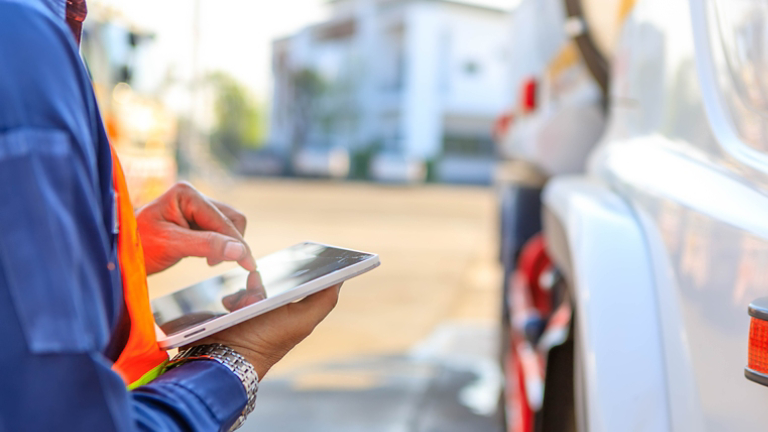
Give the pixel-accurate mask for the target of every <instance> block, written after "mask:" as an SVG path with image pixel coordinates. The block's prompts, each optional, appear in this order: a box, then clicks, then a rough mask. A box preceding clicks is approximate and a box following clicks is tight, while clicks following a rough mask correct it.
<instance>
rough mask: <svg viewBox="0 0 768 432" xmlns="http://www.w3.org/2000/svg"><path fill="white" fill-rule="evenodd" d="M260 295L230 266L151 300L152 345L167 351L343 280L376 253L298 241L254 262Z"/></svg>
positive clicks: (367, 265)
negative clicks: (156, 330) (157, 332)
mask: <svg viewBox="0 0 768 432" xmlns="http://www.w3.org/2000/svg"><path fill="white" fill-rule="evenodd" d="M257 265H258V272H259V274H260V276H261V284H262V285H263V287H264V289H265V291H266V295H267V297H266V299H261V298H258V297H254V296H253V295H250V294H251V293H253V291H246V290H245V287H246V280H247V279H248V272H247V271H245V270H243V269H235V270H232V271H229V272H227V273H224V274H223V275H221V276H217V277H215V278H212V279H208V280H205V281H202V282H199V283H197V284H195V285H192V286H190V287H187V288H183V289H181V290H179V291H176V292H175V293H172V294H168V295H166V296H164V297H160V298H157V299H155V300H153V301H152V311H153V312H154V316H155V322H156V323H157V325H158V326H160V328H161V329H162V330H163V332H164V333H165V337H159V338H158V339H159V340H158V343H159V345H160V347H162V348H164V349H172V348H176V347H179V346H182V345H187V344H189V343H190V342H194V341H196V340H200V339H202V338H204V337H207V336H210V335H212V334H214V333H217V332H219V331H221V330H224V329H226V328H228V327H232V326H233V325H236V324H239V323H241V322H243V321H247V320H248V319H250V318H253V317H255V316H257V315H261V314H264V313H266V312H269V311H271V310H273V309H277V308H279V307H280V306H284V305H286V304H288V303H291V302H294V301H296V300H300V299H302V298H304V297H306V296H308V295H310V294H313V293H316V292H318V291H322V290H323V289H325V288H328V287H331V286H333V285H336V284H339V283H341V282H344V281H345V280H347V279H351V278H353V277H355V276H357V275H360V274H362V273H365V272H367V271H369V270H373V269H374V268H376V267H378V266H379V256H378V255H376V254H371V253H366V252H360V251H355V250H350V249H342V248H338V247H333V246H328V245H323V244H318V243H300V244H297V245H295V246H291V247H289V248H287V249H283V250H281V251H279V252H275V253H273V254H271V255H268V256H266V257H264V258H261V259H259V260H257Z"/></svg>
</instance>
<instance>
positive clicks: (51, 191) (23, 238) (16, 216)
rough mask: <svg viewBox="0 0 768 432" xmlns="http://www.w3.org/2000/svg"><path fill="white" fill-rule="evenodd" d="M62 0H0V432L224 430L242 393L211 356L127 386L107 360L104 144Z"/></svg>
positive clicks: (109, 210)
mask: <svg viewBox="0 0 768 432" xmlns="http://www.w3.org/2000/svg"><path fill="white" fill-rule="evenodd" d="M64 7H65V0H0V432H17V431H58V432H66V431H98V432H101V431H136V430H151V431H179V430H195V431H207V430H212V431H213V430H221V429H226V427H228V426H229V425H231V424H232V423H233V422H234V421H235V419H236V418H237V417H238V416H239V414H240V413H241V412H242V410H243V407H244V406H245V402H246V395H245V390H244V388H243V386H242V384H241V383H240V381H239V380H238V378H237V377H236V376H235V375H234V374H232V373H231V372H230V371H229V370H228V369H226V368H225V367H224V366H222V365H220V364H218V363H216V362H208V361H197V362H191V363H188V364H186V365H183V366H181V367H178V368H176V369H173V370H171V371H169V372H168V373H166V374H164V375H162V376H160V377H159V378H158V379H156V380H155V381H153V382H152V383H150V384H148V385H146V386H143V387H139V388H138V389H136V390H134V391H128V390H126V387H125V383H124V382H123V380H122V379H121V378H120V376H118V375H117V374H116V373H114V372H113V371H112V369H111V365H112V362H113V361H115V360H116V358H117V355H119V351H120V349H121V347H119V346H117V347H116V346H115V344H114V343H110V341H114V340H115V338H113V335H114V334H115V333H116V332H117V329H118V328H119V327H120V324H121V322H124V319H125V314H126V313H127V311H126V308H125V304H124V301H123V296H122V286H121V279H120V270H119V269H120V266H119V265H115V263H116V260H117V254H116V251H117V248H116V240H117V236H116V234H115V232H114V229H113V228H114V222H113V221H114V217H115V215H114V214H113V209H114V193H113V189H112V184H111V179H112V165H111V159H110V149H109V143H108V141H107V136H106V134H105V131H104V127H103V125H102V121H101V117H100V115H99V112H98V107H97V105H96V100H95V97H94V93H93V89H92V86H91V83H90V81H89V77H88V74H87V72H86V70H85V68H84V66H83V64H82V61H81V59H80V56H79V54H78V50H77V47H76V45H75V42H74V38H73V36H72V33H71V32H70V31H69V29H68V28H67V26H66V24H65V21H64ZM117 340H119V338H117ZM118 345H119V344H118Z"/></svg>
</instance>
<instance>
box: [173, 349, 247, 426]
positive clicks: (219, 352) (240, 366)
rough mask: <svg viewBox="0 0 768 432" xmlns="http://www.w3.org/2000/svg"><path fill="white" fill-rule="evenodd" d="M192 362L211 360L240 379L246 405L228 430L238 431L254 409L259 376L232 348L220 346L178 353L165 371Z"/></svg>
mask: <svg viewBox="0 0 768 432" xmlns="http://www.w3.org/2000/svg"><path fill="white" fill-rule="evenodd" d="M194 360H213V361H216V362H219V363H221V364H222V365H224V366H226V367H227V368H228V369H229V370H231V371H232V372H233V373H234V374H235V375H237V377H238V378H239V379H240V382H242V383H243V387H245V393H246V394H247V395H248V403H247V404H246V405H245V409H243V413H242V414H241V415H240V417H239V418H238V419H237V421H236V422H235V424H234V425H232V427H231V428H230V429H229V430H230V432H231V431H234V430H236V429H238V428H239V427H240V426H242V425H243V423H244V422H245V419H246V417H248V414H250V413H251V411H253V409H254V408H255V407H256V393H257V392H258V391H259V375H258V374H257V373H256V370H255V369H254V368H253V365H252V364H251V363H250V362H248V360H246V359H245V357H243V356H242V355H240V354H239V353H238V352H237V351H235V350H233V349H232V348H230V347H228V346H226V345H221V344H211V345H197V346H194V347H192V348H188V349H186V350H183V351H179V353H178V354H176V356H175V357H173V359H171V361H170V362H168V365H167V366H166V368H165V370H166V371H167V370H169V369H173V368H175V367H177V366H180V365H182V364H184V363H187V362H190V361H194Z"/></svg>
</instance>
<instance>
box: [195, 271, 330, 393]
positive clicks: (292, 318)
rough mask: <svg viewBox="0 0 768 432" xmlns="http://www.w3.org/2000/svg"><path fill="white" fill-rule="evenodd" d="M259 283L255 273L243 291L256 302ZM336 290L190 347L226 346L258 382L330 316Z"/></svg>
mask: <svg viewBox="0 0 768 432" xmlns="http://www.w3.org/2000/svg"><path fill="white" fill-rule="evenodd" d="M260 283H261V281H260V278H259V276H258V273H256V272H254V273H251V275H250V276H249V278H248V287H247V288H246V290H245V291H246V292H251V293H253V295H254V297H257V299H256V300H257V301H258V299H260V298H263V294H261V293H262V292H263V288H261V287H260ZM340 289H341V285H336V286H333V287H331V288H328V289H325V290H323V291H320V292H319V293H316V294H313V295H311V296H309V297H307V298H305V299H304V300H302V301H300V302H296V303H290V304H287V305H285V306H283V307H281V308H279V309H275V310H273V311H271V312H268V313H266V314H264V315H259V316H257V317H255V318H252V319H250V320H248V321H246V322H244V323H242V324H238V325H236V326H234V327H231V328H228V329H227V330H224V331H222V332H219V333H216V334H215V335H212V336H209V337H207V338H205V339H203V340H200V341H198V342H195V343H194V345H205V344H214V343H219V344H222V345H226V346H228V347H230V348H232V349H234V350H235V351H237V352H238V353H240V355H242V356H243V357H245V359H246V360H248V361H249V362H251V364H252V365H253V367H254V368H255V369H256V372H257V373H258V374H259V379H262V378H264V375H266V374H267V372H268V371H269V369H271V368H272V366H274V364H275V363H277V362H278V361H279V360H280V359H282V358H283V356H285V355H286V354H287V353H288V351H290V350H291V349H293V347H295V346H296V345H297V344H298V343H299V342H301V341H302V340H304V339H305V338H306V337H307V336H309V335H310V334H311V333H312V331H313V330H314V329H315V327H317V325H318V324H320V322H321V321H322V320H324V319H325V317H326V316H328V314H329V313H331V310H333V308H334V307H335V306H336V302H337V301H338V300H339V290H340ZM259 297H260V298H259Z"/></svg>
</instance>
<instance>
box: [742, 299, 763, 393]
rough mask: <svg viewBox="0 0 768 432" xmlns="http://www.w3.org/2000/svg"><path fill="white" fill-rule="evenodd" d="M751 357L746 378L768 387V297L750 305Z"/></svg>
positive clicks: (746, 370)
mask: <svg viewBox="0 0 768 432" xmlns="http://www.w3.org/2000/svg"><path fill="white" fill-rule="evenodd" d="M749 316H751V317H752V320H751V321H750V324H749V356H748V360H747V368H746V369H745V370H744V376H746V377H747V379H749V380H752V381H754V382H756V383H759V384H762V385H765V386H768V297H763V298H760V299H757V300H755V301H754V302H752V304H750V305H749Z"/></svg>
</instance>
